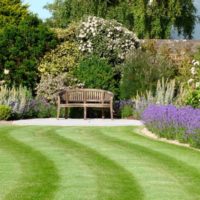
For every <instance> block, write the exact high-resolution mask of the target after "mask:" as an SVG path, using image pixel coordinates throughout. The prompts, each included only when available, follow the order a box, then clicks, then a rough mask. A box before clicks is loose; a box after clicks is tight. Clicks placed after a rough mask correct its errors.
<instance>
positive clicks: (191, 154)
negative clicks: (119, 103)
mask: <svg viewBox="0 0 200 200" xmlns="http://www.w3.org/2000/svg"><path fill="white" fill-rule="evenodd" d="M139 131H141V130H140V128H138V127H135V128H133V127H124V128H123V129H120V128H119V129H115V133H114V134H113V131H109V132H108V131H107V133H108V134H109V135H110V136H113V137H117V138H118V139H120V140H125V141H128V142H131V143H135V144H139V145H145V147H147V148H151V149H153V150H155V151H159V152H160V153H164V154H166V155H168V156H173V157H174V158H176V159H177V160H180V161H183V162H185V163H187V164H188V165H190V166H192V167H195V168H196V169H197V170H199V169H200V151H197V150H194V149H190V148H187V147H183V146H177V145H174V144H169V143H166V142H160V141H158V140H154V139H149V137H147V136H143V135H141V134H139ZM116 133H117V134H116Z"/></svg>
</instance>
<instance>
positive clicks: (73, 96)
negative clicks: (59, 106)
mask: <svg viewBox="0 0 200 200" xmlns="http://www.w3.org/2000/svg"><path fill="white" fill-rule="evenodd" d="M113 96H114V95H113V93H112V92H109V91H106V90H100V89H67V90H65V91H64V92H62V100H63V101H65V102H66V103H72V102H74V103H82V102H83V103H92V102H97V103H98V102H99V103H100V102H102V103H104V102H105V103H106V102H110V101H111V100H112V99H113Z"/></svg>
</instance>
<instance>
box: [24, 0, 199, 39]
mask: <svg viewBox="0 0 200 200" xmlns="http://www.w3.org/2000/svg"><path fill="white" fill-rule="evenodd" d="M53 1H54V0H23V2H24V3H28V4H29V5H30V8H29V9H30V10H31V11H32V12H34V13H36V14H38V16H39V17H40V18H41V19H43V20H44V19H46V18H48V17H50V16H51V15H50V13H49V12H48V11H47V10H46V9H44V8H43V7H44V6H45V5H46V4H47V3H51V2H53ZM194 2H195V5H196V7H197V9H198V13H197V14H198V15H200V0H194ZM174 37H175V39H176V38H178V37H177V36H176V34H174ZM193 39H200V23H199V24H197V25H196V27H195V29H194V34H193Z"/></svg>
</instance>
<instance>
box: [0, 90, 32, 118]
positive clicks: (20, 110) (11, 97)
mask: <svg viewBox="0 0 200 200" xmlns="http://www.w3.org/2000/svg"><path fill="white" fill-rule="evenodd" d="M31 101H32V94H31V92H30V90H28V89H27V88H26V87H22V86H19V87H18V88H16V87H14V86H13V87H12V88H7V87H6V86H1V87H0V105H7V106H9V107H11V109H12V115H15V116H17V117H22V116H23V115H25V114H26V113H27V112H29V110H30V104H31Z"/></svg>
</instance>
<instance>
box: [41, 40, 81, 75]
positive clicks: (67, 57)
mask: <svg viewBox="0 0 200 200" xmlns="http://www.w3.org/2000/svg"><path fill="white" fill-rule="evenodd" d="M80 59H81V53H80V51H79V49H78V46H77V45H76V43H74V42H68V41H66V42H63V43H61V44H60V45H58V46H57V48H56V49H53V50H51V51H50V52H47V54H46V55H44V57H43V58H42V60H41V62H40V64H39V66H38V70H39V71H40V73H41V74H44V75H46V74H51V75H58V74H62V73H66V72H67V73H70V72H71V71H73V70H74V68H75V67H76V66H77V64H78V62H79V60H80Z"/></svg>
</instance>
